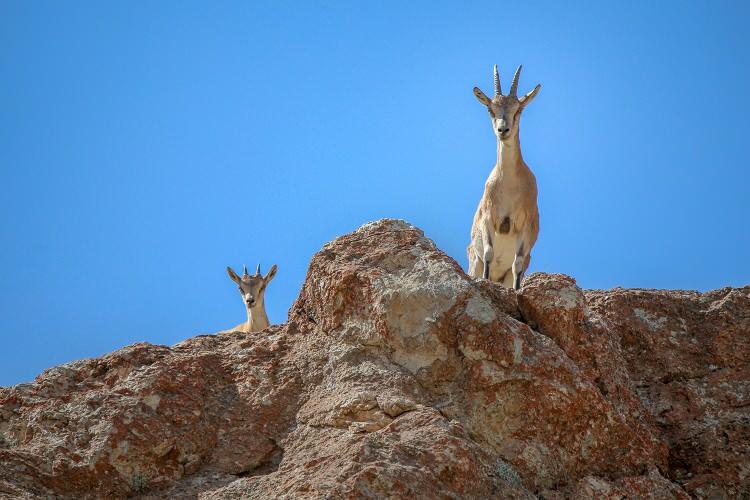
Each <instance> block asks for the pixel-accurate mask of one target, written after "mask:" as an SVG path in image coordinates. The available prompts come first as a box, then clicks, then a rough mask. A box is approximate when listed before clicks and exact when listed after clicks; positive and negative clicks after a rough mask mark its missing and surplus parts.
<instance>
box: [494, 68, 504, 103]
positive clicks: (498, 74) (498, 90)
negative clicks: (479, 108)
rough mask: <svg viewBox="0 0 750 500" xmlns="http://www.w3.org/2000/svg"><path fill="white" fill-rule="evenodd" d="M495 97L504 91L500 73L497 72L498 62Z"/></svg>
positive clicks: (495, 74)
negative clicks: (501, 85)
mask: <svg viewBox="0 0 750 500" xmlns="http://www.w3.org/2000/svg"><path fill="white" fill-rule="evenodd" d="M494 76H495V97H497V96H499V95H501V94H502V93H503V91H502V89H501V88H500V73H498V72H497V64H495V71H494Z"/></svg>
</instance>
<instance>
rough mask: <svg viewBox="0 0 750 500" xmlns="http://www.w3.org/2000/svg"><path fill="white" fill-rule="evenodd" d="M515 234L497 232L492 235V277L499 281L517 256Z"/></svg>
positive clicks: (493, 279)
mask: <svg viewBox="0 0 750 500" xmlns="http://www.w3.org/2000/svg"><path fill="white" fill-rule="evenodd" d="M516 238H517V235H515V234H500V233H495V234H494V235H493V236H492V251H493V252H492V253H493V257H492V264H490V279H491V280H492V281H498V280H500V278H502V277H503V275H504V274H505V272H506V271H507V270H508V269H510V268H511V267H512V266H513V260H514V259H515V258H516Z"/></svg>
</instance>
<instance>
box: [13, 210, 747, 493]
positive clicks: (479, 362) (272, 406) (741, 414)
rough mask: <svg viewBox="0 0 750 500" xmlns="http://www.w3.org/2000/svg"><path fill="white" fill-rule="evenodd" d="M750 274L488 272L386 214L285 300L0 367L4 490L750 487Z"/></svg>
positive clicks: (316, 264)
mask: <svg viewBox="0 0 750 500" xmlns="http://www.w3.org/2000/svg"><path fill="white" fill-rule="evenodd" d="M749 333H750V288H748V287H746V288H741V289H730V288H726V289H722V290H717V291H713V292H709V293H706V294H699V293H694V292H682V291H654V290H622V289H616V290H612V291H586V292H584V291H582V290H581V289H580V288H578V287H577V286H576V284H575V281H574V280H573V279H571V278H569V277H566V276H562V275H548V274H535V275H532V276H530V277H529V278H527V279H526V281H525V282H524V287H523V289H522V290H521V291H520V292H519V293H516V292H514V291H512V290H507V289H503V288H501V287H498V286H495V285H493V284H490V283H488V282H486V281H484V280H473V279H471V278H469V277H468V276H467V275H466V274H464V272H463V271H462V270H461V268H460V267H459V265H458V264H457V263H456V262H455V261H454V260H453V259H451V258H450V257H448V256H446V255H445V254H443V253H442V252H441V251H440V250H438V249H437V248H436V247H435V245H434V244H433V243H432V241H430V240H429V239H427V238H426V237H424V235H423V234H422V232H421V231H419V230H418V229H416V228H414V227H412V226H410V225H408V224H406V223H404V222H402V221H394V220H383V221H379V222H375V223H372V224H367V225H365V226H363V227H361V228H360V229H358V230H357V231H355V232H353V233H351V234H348V235H345V236H342V237H341V238H338V239H337V240H335V241H333V242H332V243H329V244H327V245H326V246H325V247H323V249H322V250H321V251H320V252H319V253H317V254H316V255H315V256H314V257H313V259H312V262H311V264H310V268H309V271H308V275H307V278H306V280H305V283H304V285H303V288H302V291H301V293H300V296H299V298H298V299H297V301H296V302H295V304H294V305H293V306H292V308H291V310H290V313H289V321H288V323H286V324H285V325H282V326H274V327H271V328H269V329H267V330H265V331H264V332H262V333H255V334H247V333H239V332H234V333H222V334H219V335H204V336H198V337H194V338H192V339H189V340H186V341H184V342H181V343H179V344H177V345H175V346H172V347H164V346H154V345H150V344H146V343H141V344H135V345H132V346H128V347H125V348H123V349H120V350H119V351H116V352H114V353H112V354H109V355H107V356H104V357H103V358H99V359H87V360H81V361H76V362H73V363H69V364H67V365H63V366H59V367H56V368H52V369H50V370H47V371H45V372H44V373H42V374H41V375H40V376H39V377H37V379H36V381H34V382H33V383H31V384H22V385H18V386H14V387H10V388H0V465H2V466H1V467H0V496H2V495H3V494H4V495H8V496H57V497H69V498H101V497H125V496H142V497H144V498H149V497H150V498H157V497H159V498H160V497H164V498H191V497H192V498H196V497H200V498H278V497H288V498H297V497H304V498H316V497H331V498H339V497H345V498H380V497H385V496H390V497H416V498H488V497H494V498H536V497H541V498H554V499H557V498H688V497H689V495H690V496H694V497H698V498H738V497H745V498H748V497H750V336H749V335H748V334H749Z"/></svg>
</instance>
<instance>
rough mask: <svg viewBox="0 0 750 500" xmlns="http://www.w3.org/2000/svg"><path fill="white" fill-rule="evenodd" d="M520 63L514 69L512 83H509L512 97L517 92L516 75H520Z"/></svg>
mask: <svg viewBox="0 0 750 500" xmlns="http://www.w3.org/2000/svg"><path fill="white" fill-rule="evenodd" d="M522 67H523V66H522V65H520V64H519V65H518V69H517V70H516V74H515V75H513V83H511V84H510V94H509V95H512V96H513V97H516V94H517V93H518V77H520V76H521V68H522Z"/></svg>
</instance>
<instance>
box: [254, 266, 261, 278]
mask: <svg viewBox="0 0 750 500" xmlns="http://www.w3.org/2000/svg"><path fill="white" fill-rule="evenodd" d="M255 275H256V276H260V264H258V267H256V268H255Z"/></svg>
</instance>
